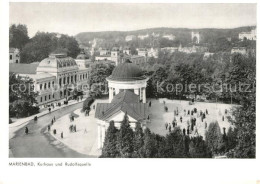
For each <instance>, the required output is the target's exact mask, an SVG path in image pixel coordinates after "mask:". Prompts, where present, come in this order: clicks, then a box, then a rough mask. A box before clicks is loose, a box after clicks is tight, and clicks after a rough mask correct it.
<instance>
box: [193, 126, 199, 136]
mask: <svg viewBox="0 0 260 184" xmlns="http://www.w3.org/2000/svg"><path fill="white" fill-rule="evenodd" d="M196 134H197V135H199V132H198V128H197V126H195V133H194V135H196Z"/></svg>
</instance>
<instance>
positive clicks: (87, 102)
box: [82, 97, 95, 112]
mask: <svg viewBox="0 0 260 184" xmlns="http://www.w3.org/2000/svg"><path fill="white" fill-rule="evenodd" d="M94 100H95V99H94V98H92V97H88V98H87V99H86V100H85V101H84V102H83V108H82V110H83V112H84V111H85V110H87V109H89V107H90V106H91V105H92V104H93V102H94Z"/></svg>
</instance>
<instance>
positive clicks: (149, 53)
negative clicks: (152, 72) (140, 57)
mask: <svg viewBox="0 0 260 184" xmlns="http://www.w3.org/2000/svg"><path fill="white" fill-rule="evenodd" d="M158 53H159V50H158V49H155V48H150V49H148V50H147V56H148V57H154V58H158Z"/></svg>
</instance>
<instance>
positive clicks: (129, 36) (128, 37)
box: [125, 35, 136, 42]
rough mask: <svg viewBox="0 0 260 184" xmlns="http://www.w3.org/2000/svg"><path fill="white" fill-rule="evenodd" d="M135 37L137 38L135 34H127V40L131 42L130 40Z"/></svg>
mask: <svg viewBox="0 0 260 184" xmlns="http://www.w3.org/2000/svg"><path fill="white" fill-rule="evenodd" d="M135 38H136V36H135V35H127V36H126V37H125V41H127V42H129V41H132V40H134V39H135Z"/></svg>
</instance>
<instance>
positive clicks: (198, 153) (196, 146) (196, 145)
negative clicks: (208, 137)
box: [189, 136, 211, 158]
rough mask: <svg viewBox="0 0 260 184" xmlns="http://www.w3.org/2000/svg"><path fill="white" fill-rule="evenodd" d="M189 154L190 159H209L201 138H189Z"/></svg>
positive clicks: (209, 156)
mask: <svg viewBox="0 0 260 184" xmlns="http://www.w3.org/2000/svg"><path fill="white" fill-rule="evenodd" d="M189 154H190V157H192V158H211V154H210V152H209V150H208V148H207V145H206V142H205V141H204V140H203V137H202V136H198V137H192V138H191V140H190V143H189Z"/></svg>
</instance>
